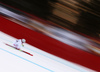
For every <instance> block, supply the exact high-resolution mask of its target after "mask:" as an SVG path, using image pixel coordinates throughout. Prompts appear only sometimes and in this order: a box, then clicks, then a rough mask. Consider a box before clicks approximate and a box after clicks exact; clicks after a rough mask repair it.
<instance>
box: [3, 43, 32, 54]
mask: <svg viewBox="0 0 100 72" xmlns="http://www.w3.org/2000/svg"><path fill="white" fill-rule="evenodd" d="M5 45H7V46H10V47H12V48H14V49H16V50H19V51H21V52H23V53H26V54H28V55H30V56H33V55H32V54H31V53H29V52H26V51H24V50H21V49H17V48H15V47H13V46H12V45H9V44H7V43H5Z"/></svg>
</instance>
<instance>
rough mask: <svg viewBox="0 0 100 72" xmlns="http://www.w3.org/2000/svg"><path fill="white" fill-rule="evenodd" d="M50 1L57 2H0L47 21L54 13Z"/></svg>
mask: <svg viewBox="0 0 100 72" xmlns="http://www.w3.org/2000/svg"><path fill="white" fill-rule="evenodd" d="M49 1H51V2H56V0H0V2H2V3H4V4H7V5H9V6H11V7H14V8H16V9H19V10H22V11H25V12H28V13H30V14H34V15H37V16H39V17H41V18H44V19H46V18H47V16H48V15H50V14H51V11H52V8H51V7H50V5H49Z"/></svg>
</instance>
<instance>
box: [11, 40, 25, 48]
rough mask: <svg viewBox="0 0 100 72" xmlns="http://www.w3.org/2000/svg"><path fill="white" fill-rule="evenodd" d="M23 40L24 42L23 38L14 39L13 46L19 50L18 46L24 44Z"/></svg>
mask: <svg viewBox="0 0 100 72" xmlns="http://www.w3.org/2000/svg"><path fill="white" fill-rule="evenodd" d="M25 42H26V40H25V39H18V40H16V41H15V42H14V44H13V46H14V47H15V48H16V49H18V50H20V48H21V47H22V46H24V45H23V43H25Z"/></svg>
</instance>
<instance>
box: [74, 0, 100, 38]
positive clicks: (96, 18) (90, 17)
mask: <svg viewBox="0 0 100 72" xmlns="http://www.w3.org/2000/svg"><path fill="white" fill-rule="evenodd" d="M80 4H82V5H84V6H85V7H86V8H85V9H86V11H84V10H82V11H81V13H80V16H79V20H78V22H77V24H76V26H75V27H74V29H75V30H77V31H79V32H82V33H85V34H87V35H90V36H96V37H98V36H99V34H100V9H99V8H100V5H99V4H100V1H99V0H90V2H88V3H86V2H83V1H81V2H80Z"/></svg>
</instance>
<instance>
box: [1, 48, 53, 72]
mask: <svg viewBox="0 0 100 72" xmlns="http://www.w3.org/2000/svg"><path fill="white" fill-rule="evenodd" d="M0 49H1V50H3V51H5V52H7V53H10V54H12V55H14V56H16V57H19V58H21V59H23V60H25V61H28V62H30V63H32V64H35V65H37V66H39V67H41V68H43V69H46V70H48V71H50V72H54V71H52V70H50V69H48V68H46V67H43V66H41V65H39V64H36V63H34V62H32V61H30V60H28V59H25V58H23V57H21V56H18V55H16V54H14V53H12V52H9V51H7V50H5V49H2V48H0Z"/></svg>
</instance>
